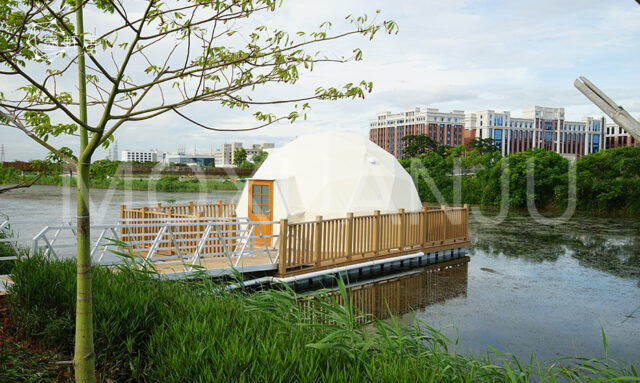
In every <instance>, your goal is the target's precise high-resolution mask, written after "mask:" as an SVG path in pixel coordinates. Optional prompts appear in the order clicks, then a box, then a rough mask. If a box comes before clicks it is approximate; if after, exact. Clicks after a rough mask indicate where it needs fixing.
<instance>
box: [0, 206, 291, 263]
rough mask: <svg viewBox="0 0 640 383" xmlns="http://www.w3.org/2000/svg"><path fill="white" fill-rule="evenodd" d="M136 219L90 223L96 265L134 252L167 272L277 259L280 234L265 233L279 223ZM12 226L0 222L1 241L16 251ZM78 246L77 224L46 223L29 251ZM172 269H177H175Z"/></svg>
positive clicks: (66, 250) (54, 253)
mask: <svg viewBox="0 0 640 383" xmlns="http://www.w3.org/2000/svg"><path fill="white" fill-rule="evenodd" d="M133 221H134V222H135V223H130V222H128V221H127V220H122V221H120V222H118V223H115V224H98V225H91V233H92V236H91V237H92V238H91V243H90V252H91V258H92V260H93V261H94V262H95V263H97V264H102V265H114V264H118V263H122V262H123V261H124V258H127V257H130V256H133V257H136V258H135V259H140V260H141V261H142V262H143V263H146V264H149V265H152V266H153V267H154V268H157V269H159V272H160V273H162V268H163V266H171V265H173V266H178V267H179V268H180V269H181V270H182V272H192V271H197V270H198V269H200V268H202V264H203V263H205V264H206V262H208V261H220V260H222V261H226V262H217V263H216V267H217V268H227V267H229V268H238V267H242V265H243V260H246V259H247V258H251V257H258V256H259V257H260V260H259V262H257V263H258V264H266V265H276V264H277V262H278V256H277V252H276V251H275V248H274V247H272V246H269V245H268V244H269V243H270V242H276V240H271V238H277V237H278V236H277V235H266V234H264V233H263V232H262V228H261V225H264V224H278V223H277V222H252V221H250V220H249V219H248V218H235V217H227V218H208V219H206V221H205V220H203V219H201V218H200V219H167V220H163V221H160V220H158V219H149V220H146V221H147V222H144V221H145V220H141V219H139V218H137V219H135V220H133ZM141 221H142V222H141ZM8 227H9V221H4V222H2V223H0V232H3V233H4V234H5V237H6V238H4V239H0V242H8V243H9V244H10V245H11V246H12V248H13V249H14V251H15V252H16V254H17V253H18V247H17V243H16V242H17V241H16V239H15V238H12V237H11V235H10V232H9V230H8ZM96 234H97V235H96ZM76 244H77V231H76V228H75V226H73V225H72V224H70V223H69V224H63V225H54V226H45V227H44V228H43V229H42V230H41V231H40V232H39V233H38V234H37V235H36V236H35V237H34V238H33V240H32V246H31V249H30V254H31V255H33V254H36V253H39V252H42V253H43V254H44V255H48V256H51V257H53V258H55V259H62V258H70V257H75V255H76ZM123 255H125V257H124V258H123ZM4 258H7V260H10V259H15V258H16V257H4ZM4 258H3V259H2V260H4ZM253 264H256V262H254V263H253ZM165 269H166V267H165ZM169 270H170V272H173V273H175V272H176V268H175V267H173V268H170V269H169Z"/></svg>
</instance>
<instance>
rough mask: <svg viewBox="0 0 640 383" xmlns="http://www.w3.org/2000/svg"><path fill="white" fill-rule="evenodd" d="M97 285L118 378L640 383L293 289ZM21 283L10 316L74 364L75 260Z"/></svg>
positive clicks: (622, 369)
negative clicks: (458, 345)
mask: <svg viewBox="0 0 640 383" xmlns="http://www.w3.org/2000/svg"><path fill="white" fill-rule="evenodd" d="M93 277H94V278H93V298H94V310H95V320H94V323H95V345H96V355H97V365H98V367H99V369H100V371H101V374H102V375H103V376H105V377H107V378H111V379H114V380H116V381H130V380H131V381H149V382H213V381H225V382H226V381H234V382H235V381H252V382H253V381H276V382H290V381H296V382H314V383H315V382H317V381H331V382H334V381H336V382H343V381H356V382H358V381H383V382H385V381H386V382H433V381H452V382H453V381H456V382H457V381H463V382H464V381H466V382H475V381H499V382H504V381H529V380H533V381H538V380H543V381H555V380H557V379H563V380H569V381H583V380H584V381H586V380H589V379H593V380H596V381H599V380H601V379H603V378H611V377H613V378H621V377H625V376H627V375H628V376H631V377H633V378H632V379H635V380H638V374H637V370H635V369H634V367H633V366H630V365H617V364H615V363H614V362H613V361H611V360H608V359H606V358H605V359H603V360H589V361H582V362H580V363H578V364H577V365H575V366H574V367H572V368H571V369H566V368H563V367H560V365H561V364H554V365H551V366H541V365H538V364H536V363H535V362H534V361H533V360H531V361H529V363H525V364H521V363H520V362H518V361H517V360H515V359H514V358H512V357H511V356H509V355H496V354H493V353H488V355H491V358H489V357H487V358H484V359H478V358H472V357H469V356H466V355H461V354H458V353H456V352H455V350H452V349H450V346H449V345H450V344H451V342H449V340H448V339H446V338H445V337H444V336H443V335H442V334H441V333H439V332H438V331H436V330H434V329H432V328H430V327H428V326H426V324H424V323H414V324H412V325H409V326H407V325H403V324H401V323H400V322H399V321H398V320H397V318H392V319H390V320H386V321H379V320H372V321H370V322H369V324H368V325H366V326H361V325H358V324H357V322H358V321H359V316H360V314H359V313H358V311H357V310H356V309H355V308H354V307H353V306H351V304H350V303H349V301H348V299H347V300H346V302H347V303H346V304H345V305H339V304H337V303H336V302H335V301H334V300H332V298H323V299H320V300H319V301H318V302H316V303H315V305H314V306H313V308H312V309H307V310H301V309H300V308H299V307H300V305H299V304H298V301H297V299H296V297H295V296H294V294H293V293H292V292H291V291H289V290H286V289H284V290H282V291H276V290H267V291H258V292H252V293H250V292H247V291H236V292H226V290H221V289H219V288H218V287H219V286H217V285H215V284H214V283H212V282H211V281H209V280H199V281H191V282H176V281H173V282H172V281H161V280H158V279H156V278H155V277H154V276H153V275H152V274H148V273H141V272H138V271H132V270H130V269H126V268H125V269H122V270H119V272H117V273H114V272H111V271H109V270H107V269H105V268H101V267H95V268H94V272H93ZM13 280H14V282H15V284H14V285H13V287H12V288H11V291H10V295H9V308H10V315H11V318H12V322H13V324H14V325H15V327H16V331H17V333H18V334H20V335H21V336H25V337H27V336H32V337H34V338H36V339H39V340H40V341H41V342H43V344H45V345H48V346H51V347H55V348H57V349H59V350H61V351H62V352H63V353H65V354H67V356H69V357H70V355H71V352H72V349H73V347H72V346H73V345H72V344H73V337H74V321H73V316H74V299H75V264H74V262H73V261H51V260H48V259H44V258H42V257H39V256H37V257H32V258H29V259H21V260H20V261H18V262H17V263H16V267H15V269H14V273H13ZM339 285H340V288H341V290H342V294H343V297H345V296H346V292H345V288H344V285H343V284H342V283H339ZM221 291H223V292H221ZM604 339H606V338H604ZM605 350H606V342H605Z"/></svg>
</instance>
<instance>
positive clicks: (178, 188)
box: [16, 176, 244, 193]
mask: <svg viewBox="0 0 640 383" xmlns="http://www.w3.org/2000/svg"><path fill="white" fill-rule="evenodd" d="M16 182H17V181H16ZM90 184H91V188H94V189H118V190H142V191H146V190H155V191H159V192H186V193H198V192H210V191H214V190H241V189H242V188H243V187H244V182H241V181H233V180H230V179H227V180H224V181H208V180H203V181H199V180H198V179H196V178H193V179H188V180H179V179H178V177H163V178H160V179H158V180H150V179H131V178H127V179H122V178H115V177H114V178H110V179H92V180H90ZM36 185H57V186H63V185H65V186H73V187H75V186H76V177H68V176H42V177H40V179H38V181H37V182H36Z"/></svg>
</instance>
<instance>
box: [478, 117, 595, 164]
mask: <svg viewBox="0 0 640 383" xmlns="http://www.w3.org/2000/svg"><path fill="white" fill-rule="evenodd" d="M467 122H468V124H467V128H468V129H472V130H474V131H475V136H476V137H478V138H491V139H493V140H494V142H495V145H496V147H498V149H500V152H501V153H502V155H507V154H511V153H519V152H523V151H525V150H529V149H536V148H542V149H545V150H552V151H555V152H556V153H558V154H561V155H563V156H565V157H567V158H573V159H575V158H579V157H582V156H584V155H587V154H590V153H595V152H597V151H599V150H601V149H603V148H604V147H603V142H604V133H603V132H604V125H605V119H604V117H600V118H593V117H586V118H583V119H582V121H566V120H565V114H564V108H547V107H542V106H532V107H528V108H523V110H522V117H511V113H510V112H509V111H504V112H496V111H494V110H484V111H480V112H476V113H471V114H469V115H468V116H467Z"/></svg>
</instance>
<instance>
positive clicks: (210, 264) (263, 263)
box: [153, 252, 277, 275]
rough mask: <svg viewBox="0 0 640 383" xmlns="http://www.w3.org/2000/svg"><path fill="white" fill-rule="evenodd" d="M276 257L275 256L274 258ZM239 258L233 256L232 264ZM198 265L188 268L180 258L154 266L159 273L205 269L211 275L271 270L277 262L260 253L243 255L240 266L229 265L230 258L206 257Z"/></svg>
mask: <svg viewBox="0 0 640 383" xmlns="http://www.w3.org/2000/svg"><path fill="white" fill-rule="evenodd" d="M275 256H276V254H275V252H274V253H272V254H271V257H272V258H274V257H275ZM274 259H275V258H274ZM237 260H238V257H231V262H232V264H235V263H236V261H237ZM197 265H198V266H199V267H198V268H190V267H188V266H189V264H187V269H186V270H185V267H184V266H183V264H182V262H180V261H179V260H174V261H158V262H154V264H153V266H154V267H155V268H156V270H157V271H158V273H160V274H175V273H184V272H185V271H187V272H190V271H194V272H195V271H198V270H205V271H207V274H209V275H223V274H231V270H232V269H234V268H235V269H236V270H238V271H239V272H241V273H242V272H256V271H270V270H275V269H277V264H275V263H273V262H271V261H270V260H269V256H268V255H267V254H266V253H265V254H258V255H254V256H250V257H247V256H245V257H242V258H241V259H240V262H239V263H238V266H235V267H233V266H231V265H229V259H228V258H221V257H217V258H205V259H202V260H200V261H199V262H198V263H197Z"/></svg>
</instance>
